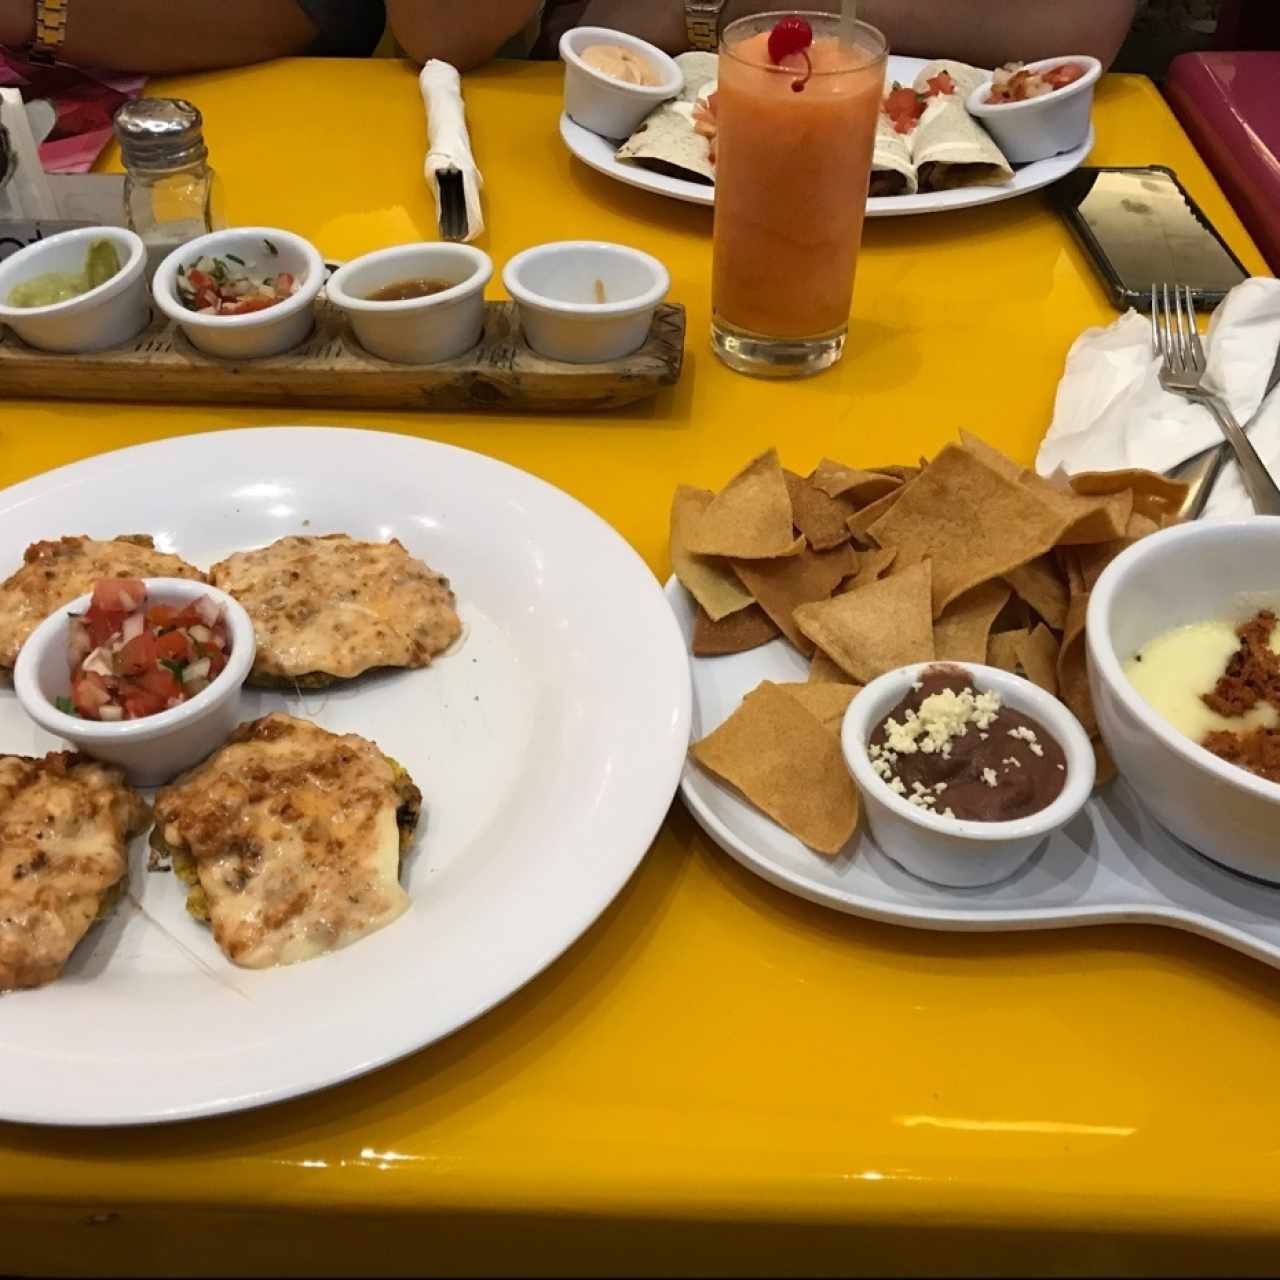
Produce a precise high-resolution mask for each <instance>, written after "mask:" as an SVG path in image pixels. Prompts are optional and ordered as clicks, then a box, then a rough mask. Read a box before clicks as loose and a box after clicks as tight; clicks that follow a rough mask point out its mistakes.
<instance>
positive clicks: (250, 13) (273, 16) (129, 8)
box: [0, 0, 319, 75]
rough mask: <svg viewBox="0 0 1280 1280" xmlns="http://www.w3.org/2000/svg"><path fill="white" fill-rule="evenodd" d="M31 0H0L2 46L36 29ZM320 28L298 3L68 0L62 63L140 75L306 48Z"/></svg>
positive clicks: (14, 44) (15, 44) (18, 42)
mask: <svg viewBox="0 0 1280 1280" xmlns="http://www.w3.org/2000/svg"><path fill="white" fill-rule="evenodd" d="M35 8H36V6H35V0H0V44H3V45H6V46H7V47H9V48H10V49H19V48H21V47H22V46H23V45H25V44H26V43H27V42H28V41H29V40H31V38H32V36H33V35H34V34H35ZM318 34H319V33H318V32H317V30H316V28H315V26H314V25H313V24H312V22H311V20H310V19H309V18H308V17H307V15H306V14H305V13H304V12H303V11H302V9H301V8H300V7H299V5H298V2H297V0H165V2H164V3H157V2H156V0H70V3H69V4H68V7H67V38H66V41H65V43H64V44H63V45H62V48H61V50H60V51H59V55H58V56H59V58H60V59H62V60H63V61H66V62H70V63H73V64H75V65H79V66H85V67H110V68H112V69H113V70H116V71H137V72H141V73H143V74H144V75H163V74H165V73H168V72H182V71H203V70H206V69H208V68H210V67H232V66H242V65H243V64H245V63H248V62H262V61H265V60H266V59H267V58H279V57H284V56H285V55H287V54H294V53H305V52H306V50H307V49H308V48H309V47H310V46H311V45H312V44H313V43H314V42H315V39H316V37H317V35H318Z"/></svg>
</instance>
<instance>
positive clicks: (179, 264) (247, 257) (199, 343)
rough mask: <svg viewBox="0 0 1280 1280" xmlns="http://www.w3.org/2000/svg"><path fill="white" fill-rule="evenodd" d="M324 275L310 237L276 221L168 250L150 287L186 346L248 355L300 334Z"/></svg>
mask: <svg viewBox="0 0 1280 1280" xmlns="http://www.w3.org/2000/svg"><path fill="white" fill-rule="evenodd" d="M324 281H325V266H324V259H323V258H321V256H320V251H319V250H318V249H317V248H316V247H315V245H313V244H312V243H311V242H310V241H309V240H304V239H303V238H302V237H301V236H297V235H294V234H293V232H292V231H281V230H280V229H279V228H278V227H236V228H234V229H233V230H228V231H211V232H209V234H208V235H203V236H197V237H196V238H195V239H194V240H189V241H188V242H187V243H186V244H184V245H182V246H181V247H180V248H177V249H175V250H174V251H173V252H172V253H171V254H169V256H168V257H167V258H165V259H164V261H163V262H161V264H160V266H159V267H158V268H157V269H156V274H155V279H154V280H153V281H152V284H151V291H152V293H153V294H154V295H155V300H156V306H158V307H159V308H160V310H161V311H163V312H164V313H165V315H167V316H168V317H169V319H170V320H173V321H176V322H177V324H178V326H179V327H180V328H181V329H182V332H183V333H184V334H185V335H186V337H187V340H188V341H189V342H190V343H191V345H192V346H194V347H198V348H199V349H200V350H201V351H203V352H205V353H206V354H208V355H211V356H221V357H222V358H223V359H227V360H254V359H261V358H262V357H263V356H274V355H279V354H280V353H281V352H283V351H288V350H290V349H291V348H293V347H296V346H298V345H299V344H300V343H302V342H304V341H305V340H306V338H307V335H308V334H310V332H311V328H312V325H313V324H314V323H315V303H316V296H317V295H318V294H319V292H320V290H321V288H322V287H323V286H324Z"/></svg>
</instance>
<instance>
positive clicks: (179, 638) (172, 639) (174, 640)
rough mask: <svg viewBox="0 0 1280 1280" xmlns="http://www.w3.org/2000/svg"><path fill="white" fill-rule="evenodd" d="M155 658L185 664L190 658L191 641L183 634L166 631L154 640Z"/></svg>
mask: <svg viewBox="0 0 1280 1280" xmlns="http://www.w3.org/2000/svg"><path fill="white" fill-rule="evenodd" d="M156 657H157V658H168V659H169V660H170V661H171V662H186V661H187V660H188V659H190V657H191V641H190V639H189V638H188V637H187V635H186V633H185V632H182V631H166V632H165V633H164V635H162V636H160V637H159V638H158V639H157V640H156Z"/></svg>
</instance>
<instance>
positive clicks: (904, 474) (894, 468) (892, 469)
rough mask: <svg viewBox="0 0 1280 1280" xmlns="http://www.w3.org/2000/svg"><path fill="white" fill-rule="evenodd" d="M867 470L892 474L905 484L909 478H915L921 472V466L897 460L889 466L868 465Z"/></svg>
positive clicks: (877, 473) (884, 474) (878, 473)
mask: <svg viewBox="0 0 1280 1280" xmlns="http://www.w3.org/2000/svg"><path fill="white" fill-rule="evenodd" d="M867 470H868V471H870V472H873V473H874V474H875V475H878V476H892V477H893V478H894V479H895V480H901V481H902V482H903V484H906V482H907V481H908V480H914V479H915V477H916V476H918V475H919V474H920V468H919V467H910V466H904V465H902V464H901V463H897V462H895V463H891V464H890V465H889V466H887V467H868V468H867Z"/></svg>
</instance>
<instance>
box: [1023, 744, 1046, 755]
mask: <svg viewBox="0 0 1280 1280" xmlns="http://www.w3.org/2000/svg"><path fill="white" fill-rule="evenodd" d="M1027 746H1028V747H1030V748H1031V754H1032V755H1033V756H1042V755H1044V748H1043V747H1042V746H1041V745H1040V744H1039V743H1038V742H1029V743H1027Z"/></svg>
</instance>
